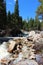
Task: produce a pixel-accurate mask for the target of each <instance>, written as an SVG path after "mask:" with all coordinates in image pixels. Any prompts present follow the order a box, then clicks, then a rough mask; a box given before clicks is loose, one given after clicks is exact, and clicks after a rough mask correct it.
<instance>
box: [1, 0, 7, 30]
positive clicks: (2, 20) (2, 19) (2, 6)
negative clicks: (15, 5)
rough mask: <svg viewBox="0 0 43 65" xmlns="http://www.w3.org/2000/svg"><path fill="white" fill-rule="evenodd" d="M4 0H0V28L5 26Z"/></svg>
mask: <svg viewBox="0 0 43 65" xmlns="http://www.w3.org/2000/svg"><path fill="white" fill-rule="evenodd" d="M6 18H7V16H6V2H5V1H4V0H0V29H5V28H6Z"/></svg>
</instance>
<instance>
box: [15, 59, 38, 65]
mask: <svg viewBox="0 0 43 65" xmlns="http://www.w3.org/2000/svg"><path fill="white" fill-rule="evenodd" d="M15 65H38V63H37V62H36V61H34V60H28V59H27V60H24V61H20V62H18V63H17V64H15Z"/></svg>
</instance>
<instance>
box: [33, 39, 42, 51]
mask: <svg viewBox="0 0 43 65" xmlns="http://www.w3.org/2000/svg"><path fill="white" fill-rule="evenodd" d="M33 48H34V49H35V50H42V49H43V38H40V39H39V40H37V41H35V43H34V47H33Z"/></svg>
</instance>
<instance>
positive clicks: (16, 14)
mask: <svg viewBox="0 0 43 65" xmlns="http://www.w3.org/2000/svg"><path fill="white" fill-rule="evenodd" d="M14 17H15V23H16V27H17V28H18V27H19V5H18V0H16V3H15V10H14Z"/></svg>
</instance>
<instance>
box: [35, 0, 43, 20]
mask: <svg viewBox="0 0 43 65" xmlns="http://www.w3.org/2000/svg"><path fill="white" fill-rule="evenodd" d="M39 2H40V4H41V5H40V6H39V7H38V9H37V11H36V12H37V15H38V16H41V19H42V21H43V0H39Z"/></svg>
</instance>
